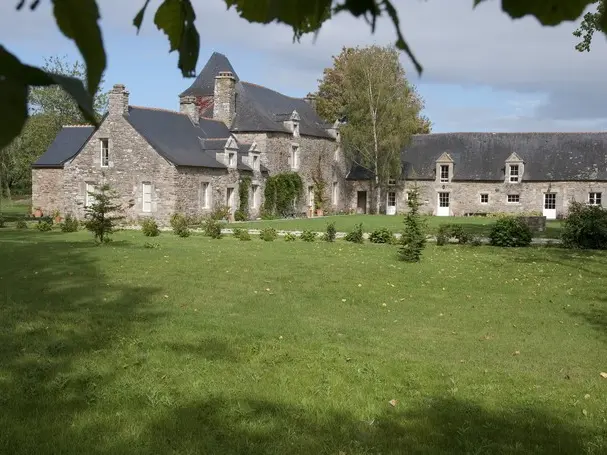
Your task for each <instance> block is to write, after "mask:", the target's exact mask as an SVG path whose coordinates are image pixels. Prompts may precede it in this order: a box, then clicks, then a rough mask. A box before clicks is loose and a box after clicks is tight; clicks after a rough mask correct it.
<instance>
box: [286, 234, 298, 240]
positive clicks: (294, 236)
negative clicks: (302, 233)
mask: <svg viewBox="0 0 607 455" xmlns="http://www.w3.org/2000/svg"><path fill="white" fill-rule="evenodd" d="M295 240H297V236H296V235H295V234H293V233H291V232H287V233H286V234H285V242H294V241H295Z"/></svg>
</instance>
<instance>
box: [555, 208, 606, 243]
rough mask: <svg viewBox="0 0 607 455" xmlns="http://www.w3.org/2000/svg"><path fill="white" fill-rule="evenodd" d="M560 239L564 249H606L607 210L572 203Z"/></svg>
mask: <svg viewBox="0 0 607 455" xmlns="http://www.w3.org/2000/svg"><path fill="white" fill-rule="evenodd" d="M561 239H562V241H563V246H564V247H566V248H585V249H594V250H605V249H607V210H605V209H604V208H602V207H597V206H593V205H584V204H581V203H579V202H572V203H571V205H570V208H569V215H568V216H567V219H566V220H565V222H564V223H563V231H562V234H561Z"/></svg>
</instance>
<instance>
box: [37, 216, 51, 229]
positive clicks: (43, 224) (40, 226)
mask: <svg viewBox="0 0 607 455" xmlns="http://www.w3.org/2000/svg"><path fill="white" fill-rule="evenodd" d="M36 229H38V230H39V231H40V232H48V231H50V230H51V229H53V223H51V222H50V221H48V220H42V219H41V220H40V221H38V224H37V225H36Z"/></svg>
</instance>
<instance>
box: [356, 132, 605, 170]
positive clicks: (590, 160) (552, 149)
mask: <svg viewBox="0 0 607 455" xmlns="http://www.w3.org/2000/svg"><path fill="white" fill-rule="evenodd" d="M445 152H446V153H448V154H449V156H450V157H451V158H452V159H453V161H454V165H453V180H454V181H458V180H460V181H503V180H504V177H505V166H506V160H507V159H508V157H510V155H511V154H512V153H516V154H517V155H518V156H519V157H520V158H521V159H522V160H523V163H524V166H525V167H524V175H523V180H524V181H588V180H607V132H605V133H603V132H597V133H438V134H422V135H416V136H414V137H413V139H412V142H411V144H410V145H409V146H408V147H406V148H405V149H404V150H403V151H402V153H401V159H402V163H403V167H404V175H405V178H410V179H412V178H416V179H419V180H434V179H435V170H436V160H437V159H438V158H439V157H440V156H441V155H442V154H443V153H445ZM368 178H370V175H369V172H367V171H366V170H364V169H361V168H358V167H353V168H352V170H351V172H350V174H349V175H348V179H350V180H356V179H361V180H362V179H368Z"/></svg>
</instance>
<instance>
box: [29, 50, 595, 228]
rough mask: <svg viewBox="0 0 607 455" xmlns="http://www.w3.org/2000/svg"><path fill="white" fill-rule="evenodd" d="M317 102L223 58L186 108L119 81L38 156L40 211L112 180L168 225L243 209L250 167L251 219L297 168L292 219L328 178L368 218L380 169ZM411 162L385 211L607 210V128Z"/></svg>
mask: <svg viewBox="0 0 607 455" xmlns="http://www.w3.org/2000/svg"><path fill="white" fill-rule="evenodd" d="M313 101H314V100H313V99H298V98H292V97H289V96H285V95H283V94H281V93H278V92H276V91H274V90H271V89H269V88H265V87H262V86H259V85H256V84H252V83H249V82H244V81H241V80H240V79H239V77H238V75H237V74H236V72H235V71H234V69H233V67H232V65H231V63H230V62H229V60H228V59H227V58H226V57H225V56H224V55H222V54H219V53H214V54H213V55H212V56H211V58H210V59H209V61H208V62H207V64H206V65H205V67H204V68H203V70H202V71H201V73H200V74H199V76H198V77H197V78H196V80H195V81H194V82H193V84H192V85H191V86H190V87H189V88H188V89H186V90H185V91H184V92H183V93H181V94H180V95H179V105H180V110H179V112H173V111H168V110H164V109H155V108H148V107H137V106H131V105H130V104H129V93H128V91H127V90H126V88H125V87H124V86H123V85H119V84H118V85H115V86H114V87H113V89H112V90H111V92H110V95H109V110H108V113H107V114H106V115H105V116H104V118H103V119H102V121H101V124H100V125H99V127H98V128H96V129H95V128H93V127H92V126H65V127H64V128H63V129H62V130H61V131H60V132H59V134H58V135H57V137H56V139H55V141H54V142H53V143H52V144H51V146H50V147H49V149H48V150H47V151H46V153H44V154H43V155H42V156H41V157H40V159H39V160H38V161H36V163H34V164H33V165H32V207H33V208H40V209H41V210H42V211H43V212H44V213H45V214H46V213H50V212H52V211H54V210H58V211H60V212H61V213H63V214H67V213H71V214H73V215H75V216H76V217H78V218H81V217H83V216H84V209H85V207H86V206H87V204H90V202H91V198H90V196H89V194H88V192H89V191H94V190H95V188H96V187H98V186H99V185H101V184H102V183H109V184H110V185H111V186H112V187H113V188H114V189H116V190H117V191H118V193H119V194H120V197H121V199H122V205H123V207H124V209H125V215H126V217H127V219H128V220H130V221H136V220H138V219H141V218H143V217H153V218H155V219H157V220H158V221H159V222H160V223H163V224H166V223H167V222H168V219H169V218H170V216H171V214H173V213H175V212H182V213H186V214H189V215H204V214H208V213H210V212H211V211H212V210H213V208H214V207H216V206H228V207H229V208H230V211H231V212H232V213H233V212H234V211H235V210H236V209H237V208H238V206H239V201H238V197H239V196H238V194H239V192H238V187H239V184H240V182H241V179H242V178H243V177H244V176H248V177H250V179H251V186H250V189H249V213H250V215H251V217H253V218H254V217H257V216H259V214H260V208H261V206H262V204H263V193H264V187H265V181H266V179H267V177H268V176H270V175H275V174H277V173H281V172H288V171H293V172H297V173H299V174H300V176H301V178H302V181H303V182H304V194H303V197H302V198H301V200H300V201H299V202H298V204H297V206H296V207H294V211H295V213H296V214H299V215H302V216H305V215H310V213H311V211H312V210H311V208H312V207H313V205H314V201H313V198H314V185H315V182H318V181H319V179H320V180H322V182H324V184H325V185H324V188H325V190H324V191H325V194H324V201H325V204H324V211H325V213H332V212H340V213H342V212H349V213H355V212H356V213H368V212H369V211H370V209H371V205H372V200H373V198H372V197H371V194H372V191H371V190H372V188H371V180H372V179H371V177H372V176H371V175H370V174H369V173H368V172H367V171H365V170H364V169H361V168H360V167H357V166H354V165H351V164H350V163H348V162H347V160H346V159H345V157H344V154H343V151H342V149H341V146H340V138H339V122H337V121H336V122H335V123H326V122H324V121H323V120H322V119H320V117H319V116H318V115H317V114H316V112H315V110H314V102H313ZM401 157H402V173H401V175H399V176H394V179H391V180H390V181H389V183H388V185H387V187H386V188H385V189H382V191H381V195H380V196H381V201H382V202H381V212H382V213H387V214H397V213H402V212H404V211H406V210H407V193H408V189H409V188H410V187H411V186H412V185H417V186H418V188H420V190H421V196H422V202H424V207H423V210H424V211H425V212H426V213H428V214H433V215H438V216H453V215H458V216H460V215H468V214H484V213H490V212H514V213H517V212H518V213H521V212H541V213H543V214H544V215H545V216H547V217H548V218H556V217H559V216H561V215H564V214H566V212H567V207H568V205H569V203H570V201H572V200H577V201H582V202H586V203H588V204H593V205H602V201H603V193H604V192H605V191H607V133H444V134H428V135H417V136H415V137H414V138H413V140H412V142H411V144H410V145H409V146H407V147H406V148H405V149H404V150H403V151H402V153H401Z"/></svg>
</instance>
